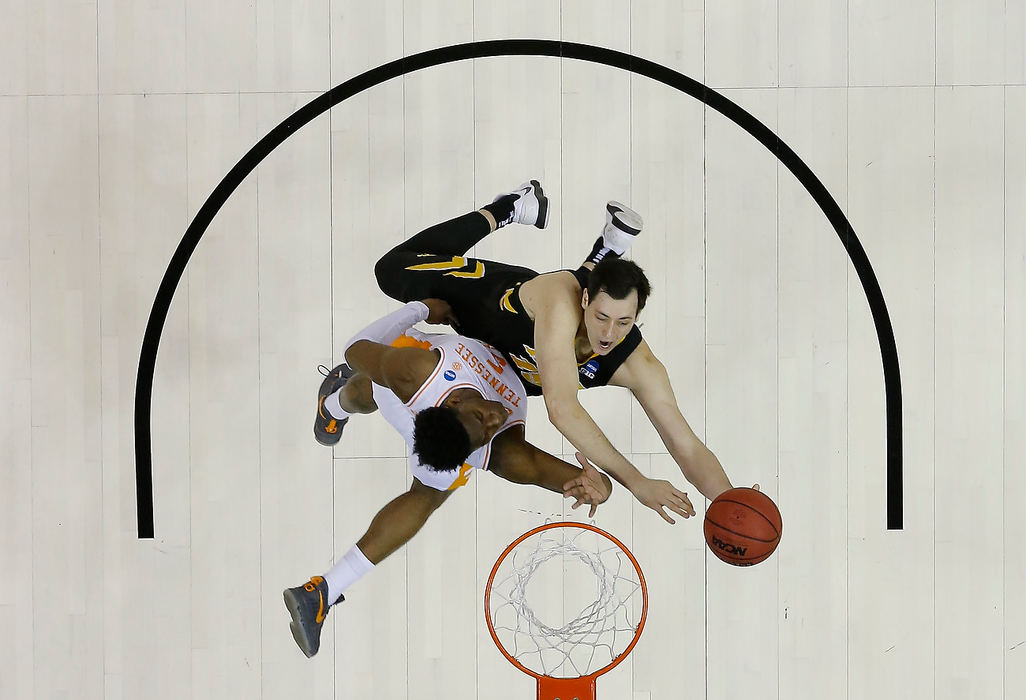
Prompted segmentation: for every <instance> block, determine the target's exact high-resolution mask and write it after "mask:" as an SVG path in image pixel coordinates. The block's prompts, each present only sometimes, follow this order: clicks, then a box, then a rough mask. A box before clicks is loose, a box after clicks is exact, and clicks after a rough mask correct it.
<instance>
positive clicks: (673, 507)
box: [664, 503, 691, 518]
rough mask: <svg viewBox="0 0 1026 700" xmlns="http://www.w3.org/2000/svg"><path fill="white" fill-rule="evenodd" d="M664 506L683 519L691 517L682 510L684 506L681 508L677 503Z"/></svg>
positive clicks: (684, 509)
mask: <svg viewBox="0 0 1026 700" xmlns="http://www.w3.org/2000/svg"><path fill="white" fill-rule="evenodd" d="M664 505H665V506H666V507H667V508H669V509H670V510H672V511H673V512H674V513H676V514H677V515H680V516H682V517H684V518H690V517H691V513H689V512H688V511H687V509H686V508H684V506H682V505H679V504H677V503H666V504H664Z"/></svg>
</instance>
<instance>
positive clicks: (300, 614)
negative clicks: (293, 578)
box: [282, 576, 345, 658]
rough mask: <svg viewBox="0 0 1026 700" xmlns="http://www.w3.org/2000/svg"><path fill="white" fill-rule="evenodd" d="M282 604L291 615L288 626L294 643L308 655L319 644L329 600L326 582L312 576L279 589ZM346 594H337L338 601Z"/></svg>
mask: <svg viewBox="0 0 1026 700" xmlns="http://www.w3.org/2000/svg"><path fill="white" fill-rule="evenodd" d="M282 598H283V599H284V600H285V607H286V608H288V611H289V614H290V615H292V622H291V623H289V627H290V628H291V629H292V637H293V638H294V639H295V640H296V644H298V645H299V648H300V649H302V650H303V653H304V654H306V656H307V658H310V657H311V656H313V655H314V654H316V653H317V651H318V650H319V649H320V648H321V628H322V627H324V620H325V619H326V618H327V617H328V610H329V609H330V607H331V604H330V603H329V602H328V582H327V581H325V580H324V579H323V578H321V577H320V576H314V577H312V578H311V579H310V580H309V581H307V582H306V583H304V584H303V585H302V586H296V587H295V588H286V589H285V590H284V591H283V592H282ZM343 600H345V596H339V598H338V601H337V602H339V603H341V602H342V601H343Z"/></svg>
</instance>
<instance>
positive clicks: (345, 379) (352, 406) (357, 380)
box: [314, 363, 378, 447]
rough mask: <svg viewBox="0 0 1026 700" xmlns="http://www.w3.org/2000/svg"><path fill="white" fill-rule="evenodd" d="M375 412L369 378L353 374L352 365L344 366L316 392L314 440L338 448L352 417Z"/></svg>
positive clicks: (329, 374)
mask: <svg viewBox="0 0 1026 700" xmlns="http://www.w3.org/2000/svg"><path fill="white" fill-rule="evenodd" d="M322 371H324V370H322ZM376 410H378V407H377V404H375V403H374V395H373V393H372V391H371V382H370V377H368V376H367V375H365V374H362V373H358V372H353V370H352V369H350V368H349V365H347V364H345V363H342V364H340V365H338V366H337V367H335V369H333V370H331V371H330V372H328V373H327V374H326V375H325V376H324V381H322V382H321V386H320V389H318V391H317V413H316V415H315V416H314V438H316V440H317V442H319V443H321V444H322V445H326V446H328V447H331V446H332V445H335V444H338V441H339V440H340V439H342V429H343V428H345V426H346V423H347V422H348V421H349V417H350V416H351V415H352V414H354V413H373V412H374V411H376Z"/></svg>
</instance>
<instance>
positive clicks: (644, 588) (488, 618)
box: [484, 522, 648, 680]
mask: <svg viewBox="0 0 1026 700" xmlns="http://www.w3.org/2000/svg"><path fill="white" fill-rule="evenodd" d="M561 527H564V528H571V527H576V528H580V529H582V530H591V531H592V532H595V533H597V534H598V535H600V536H602V537H605V538H606V539H608V540H610V541H611V542H612V543H613V544H615V545H616V546H617V547H619V548H620V551H622V552H623V553H624V554H626V555H627V558H628V559H629V560H630V562H631V565H632V566H633V567H634V570H635V571H636V572H637V573H638V580H639V581H640V582H641V599H642V607H641V619H640V621H639V622H638V628H637V630H635V632H634V639H632V640H631V643H630V644H628V645H627V648H626V649H624V650H623V653H622V654H620V655H619V656H617V657H616V658H615V659H613V660H612V661H610V662H609V663H608V664H606V665H605V666H603V667H602V668H600V669H599V670H597V671H593V672H592V673H589V674H588V675H586V676H580V677H579V678H580V679H582V680H588V679H595V678H598V677H599V676H601V675H603V674H605V673H608V672H609V671H611V670H613V669H614V668H616V667H617V666H618V665H620V662H622V661H623V660H624V659H626V658H627V657H628V656H629V655H630V653H631V651H632V650H633V649H634V645H635V644H637V643H638V640H639V639H641V633H642V631H644V629H645V620H647V619H648V584H646V583H645V574H644V573H642V571H641V565H640V564H638V560H637V559H635V558H634V555H633V554H632V553H631V550H629V549H627V547H626V546H624V544H623V542H621V541H620V540H618V539H616V537H614V536H613V535H611V534H609V533H608V532H606V531H605V530H603V529H602V528H600V527H596V526H595V525H590V524H588V523H577V522H558V523H546V524H545V525H539V526H538V527H536V528H534V529H533V530H528V531H527V532H525V533H524V534H522V535H521V536H520V537H518V538H516V539H515V540H513V541H512V542H511V543H510V544H509V546H508V547H506V549H504V550H503V551H502V554H500V555H499V558H498V559H496V560H495V565H494V566H492V570H491V572H490V573H489V574H488V581H487V582H486V583H485V591H484V613H485V623H486V624H487V625H488V634H490V635H491V636H492V641H493V642H494V643H495V646H496V647H498V649H499V651H500V652H502V655H503V656H505V657H506V660H507V661H509V662H510V663H511V664H513V665H514V666H516V667H517V668H518V669H520V670H521V671H523V672H524V673H526V674H527V675H529V676H532V677H534V678H535V679H537V680H541V679H542V678H555V676H547V675H545V674H544V673H538V672H537V671H533V670H531V669H530V668H528V667H527V666H524V665H523V664H522V663H520V662H519V661H517V660H516V659H515V658H514V657H513V656H512V655H511V654H510V653H509V652H508V651H506V648H505V647H504V646H503V645H502V642H500V641H499V637H498V635H496V634H495V628H494V626H493V625H492V614H491V610H490V606H489V603H490V602H491V596H492V583H493V582H494V581H495V574H496V573H497V572H498V570H499V566H501V565H502V562H503V561H505V560H506V556H507V555H508V554H509V553H510V552H512V551H513V550H514V549H516V547H517V545H519V544H520V543H521V542H523V541H524V540H526V539H527V538H528V537H533V536H534V535H537V534H538V533H540V532H544V531H545V530H553V529H556V528H561Z"/></svg>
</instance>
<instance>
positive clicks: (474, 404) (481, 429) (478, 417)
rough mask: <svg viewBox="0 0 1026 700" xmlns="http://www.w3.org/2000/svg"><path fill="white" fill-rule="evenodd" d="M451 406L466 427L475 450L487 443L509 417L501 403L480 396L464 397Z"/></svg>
mask: <svg viewBox="0 0 1026 700" xmlns="http://www.w3.org/2000/svg"><path fill="white" fill-rule="evenodd" d="M453 408H455V409H456V413H457V415H458V416H459V418H460V422H461V423H463V427H464V428H466V429H467V434H468V435H470V444H471V446H472V447H473V448H474V449H475V450H476V449H477V448H479V447H482V446H484V445H487V444H488V441H489V440H491V439H492V438H493V437H494V436H495V433H496V432H498V430H499V428H501V427H502V424H503V423H505V422H506V419H507V418H509V413H508V412H507V411H506V408H505V407H504V406H503V405H502V404H501V403H499V402H498V401H488V400H487V399H485V398H484V397H481V396H476V397H470V398H464V399H463V400H461V401H460V402H459V403H457V404H456V405H455V406H453Z"/></svg>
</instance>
